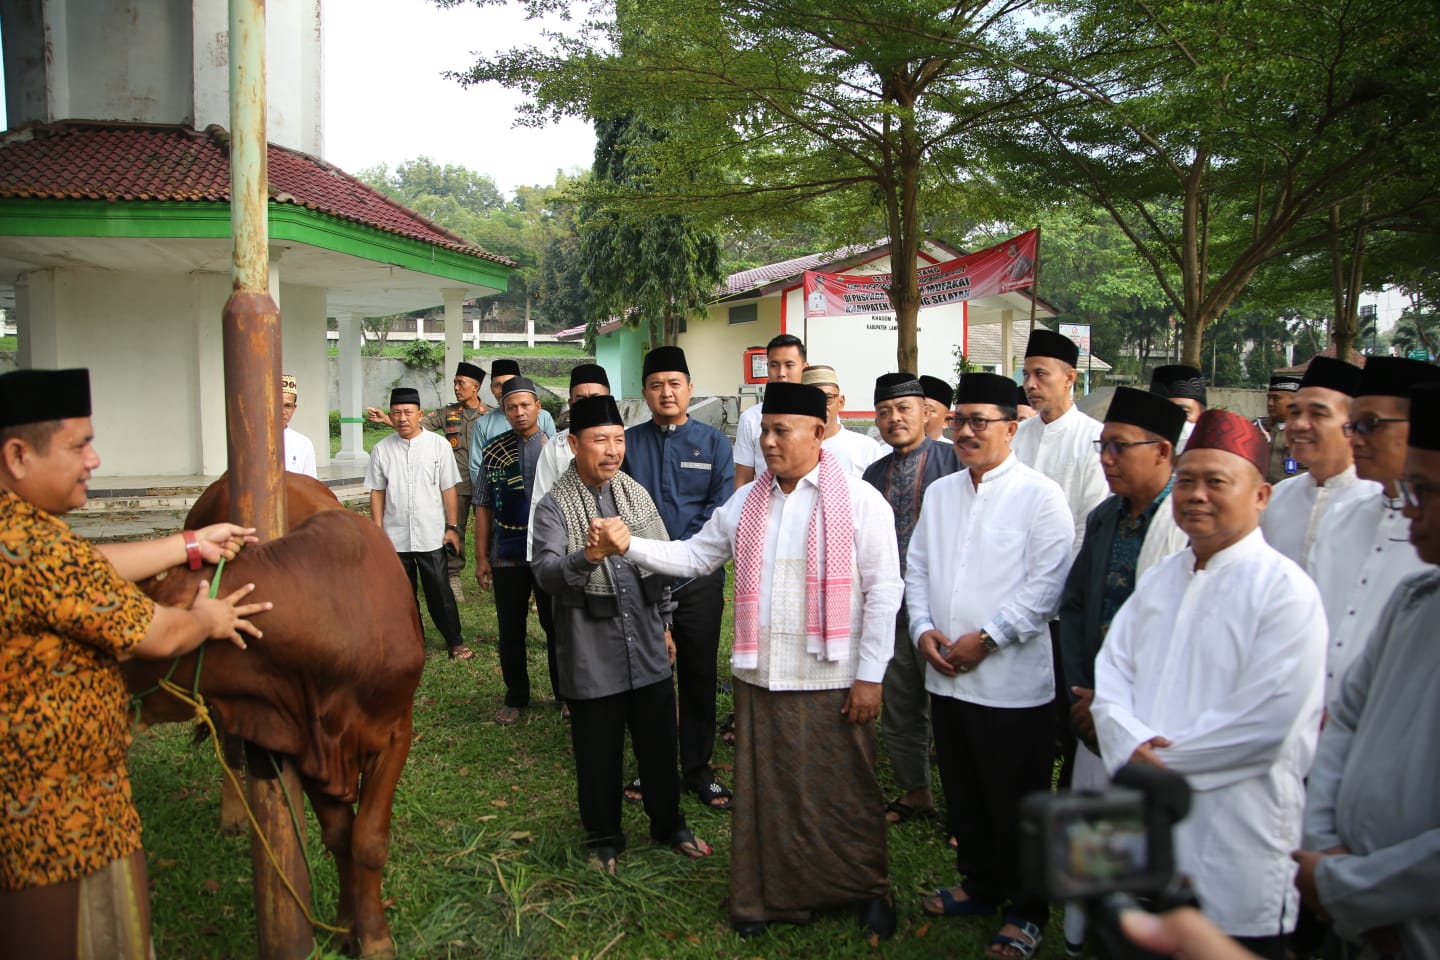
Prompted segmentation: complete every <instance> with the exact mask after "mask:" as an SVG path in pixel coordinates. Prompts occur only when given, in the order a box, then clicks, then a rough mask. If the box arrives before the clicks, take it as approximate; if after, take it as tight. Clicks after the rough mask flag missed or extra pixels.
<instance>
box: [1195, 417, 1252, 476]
mask: <svg viewBox="0 0 1440 960" xmlns="http://www.w3.org/2000/svg"><path fill="white" fill-rule="evenodd" d="M1206 449H1209V450H1224V451H1225V452H1226V453H1233V454H1235V456H1237V457H1243V458H1244V459H1246V460H1249V461H1250V462H1251V463H1253V464H1255V469H1256V470H1259V471H1260V475H1261V476H1262V477H1263V476H1264V475H1265V471H1266V470H1268V469H1269V467H1270V443H1269V441H1267V440H1266V439H1265V434H1263V433H1261V432H1260V428H1259V427H1257V426H1255V424H1253V423H1251V422H1250V421H1249V420H1246V419H1245V418H1244V417H1242V416H1240V415H1239V414H1236V413H1231V412H1230V411H1229V410H1213V409H1212V410H1206V411H1205V412H1204V413H1202V414H1200V419H1198V420H1196V421H1195V432H1194V433H1192V434H1191V435H1190V442H1189V443H1187V444H1185V452H1186V453H1189V452H1190V451H1191V450H1206Z"/></svg>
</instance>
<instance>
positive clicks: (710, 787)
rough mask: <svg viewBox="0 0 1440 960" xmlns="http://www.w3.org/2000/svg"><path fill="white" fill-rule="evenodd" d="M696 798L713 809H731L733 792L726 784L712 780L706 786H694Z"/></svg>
mask: <svg viewBox="0 0 1440 960" xmlns="http://www.w3.org/2000/svg"><path fill="white" fill-rule="evenodd" d="M693 792H694V794H695V798H696V799H697V800H699V801H700V802H701V803H703V804H705V806H707V807H709V808H710V809H711V810H729V809H730V799H731V793H730V791H729V790H726V789H725V787H724V786H722V785H721V784H719V783H717V782H715V781H714V780H711V781H710V782H709V783H707V784H705V785H704V786H700V787H695V788H694V791H693Z"/></svg>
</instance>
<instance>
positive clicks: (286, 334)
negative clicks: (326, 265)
mask: <svg viewBox="0 0 1440 960" xmlns="http://www.w3.org/2000/svg"><path fill="white" fill-rule="evenodd" d="M284 296H285V315H284V318H283V321H282V323H281V325H280V340H281V346H280V351H281V356H282V357H283V358H284V369H283V372H284V373H288V374H290V375H291V376H292V377H294V378H295V379H296V381H297V385H298V386H299V388H300V400H299V405H298V408H297V409H296V411H295V418H294V419H293V420H291V421H290V426H291V427H293V428H294V429H296V430H298V431H299V432H301V433H303V434H304V435H305V436H306V437H307V438H308V439H309V440H310V442H311V443H312V444H313V445H314V446H315V465H316V466H318V467H325V466H329V464H330V410H329V406H330V405H329V403H327V402H326V401H327V397H328V395H329V393H330V391H329V383H328V381H329V373H330V369H329V363H328V360H327V358H326V352H327V344H326V340H325V289H324V288H323V287H309V286H300V285H297V284H290V283H287V284H285V286H284ZM275 415H276V416H279V415H280V411H279V410H277V411H275Z"/></svg>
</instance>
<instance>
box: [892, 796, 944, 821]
mask: <svg viewBox="0 0 1440 960" xmlns="http://www.w3.org/2000/svg"><path fill="white" fill-rule="evenodd" d="M885 813H886V814H891V813H893V814H895V819H894V820H890V818H889V816H887V817H886V818H885V819H886V820H888V821H889V822H890V824H891V825H892V826H894V825H895V824H897V823H908V822H910V821H911V820H934V819H935V808H934V807H913V806H911V805H910V804H908V803H906V802H905V801H904V800H901V799H899V798H896V799H894V800H891V801H890V802H889V803H887V804H885Z"/></svg>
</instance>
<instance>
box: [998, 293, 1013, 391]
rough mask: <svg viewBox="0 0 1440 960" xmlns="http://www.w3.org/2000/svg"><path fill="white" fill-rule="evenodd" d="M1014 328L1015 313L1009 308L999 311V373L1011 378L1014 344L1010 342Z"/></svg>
mask: <svg viewBox="0 0 1440 960" xmlns="http://www.w3.org/2000/svg"><path fill="white" fill-rule="evenodd" d="M1014 327H1015V311H1014V310H1011V309H1010V308H1009V307H1006V308H1005V309H1003V310H1001V311H1000V373H1001V375H1002V376H1006V377H1008V376H1012V375H1013V374H1014V373H1015V344H1013V343H1011V342H1010V341H1011V340H1012V339H1013V337H1012V336H1011V333H1012V331H1013V330H1014Z"/></svg>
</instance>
